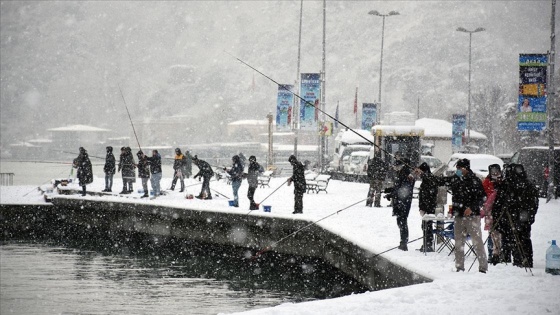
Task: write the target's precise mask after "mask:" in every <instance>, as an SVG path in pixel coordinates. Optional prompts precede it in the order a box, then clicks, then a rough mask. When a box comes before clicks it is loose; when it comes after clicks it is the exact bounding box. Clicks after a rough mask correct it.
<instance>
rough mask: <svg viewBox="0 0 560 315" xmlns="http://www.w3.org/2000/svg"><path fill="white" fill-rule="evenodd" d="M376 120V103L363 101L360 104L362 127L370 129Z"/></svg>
mask: <svg viewBox="0 0 560 315" xmlns="http://www.w3.org/2000/svg"><path fill="white" fill-rule="evenodd" d="M376 121H377V104H375V103H363V104H362V129H363V130H371V127H373V126H375V122H376Z"/></svg>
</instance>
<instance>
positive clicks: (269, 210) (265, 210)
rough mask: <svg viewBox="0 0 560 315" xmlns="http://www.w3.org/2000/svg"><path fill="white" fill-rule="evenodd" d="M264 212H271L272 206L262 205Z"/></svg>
mask: <svg viewBox="0 0 560 315" xmlns="http://www.w3.org/2000/svg"><path fill="white" fill-rule="evenodd" d="M263 209H264V212H271V211H272V206H263Z"/></svg>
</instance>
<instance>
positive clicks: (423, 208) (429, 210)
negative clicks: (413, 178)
mask: <svg viewBox="0 0 560 315" xmlns="http://www.w3.org/2000/svg"><path fill="white" fill-rule="evenodd" d="M415 172H416V174H418V175H419V176H420V178H422V183H421V184H420V191H419V192H418V208H419V210H420V216H421V217H423V216H424V215H425V214H435V213H436V207H437V195H438V188H439V184H440V180H439V179H438V178H437V177H436V176H434V175H433V174H432V172H431V170H430V166H429V165H428V164H427V163H426V162H424V163H422V164H420V166H418V168H416V170H415ZM422 231H423V233H424V240H425V241H426V243H425V244H423V245H422V247H420V251H425V252H433V251H434V249H433V247H432V244H433V240H434V234H433V233H434V231H433V221H424V220H422Z"/></svg>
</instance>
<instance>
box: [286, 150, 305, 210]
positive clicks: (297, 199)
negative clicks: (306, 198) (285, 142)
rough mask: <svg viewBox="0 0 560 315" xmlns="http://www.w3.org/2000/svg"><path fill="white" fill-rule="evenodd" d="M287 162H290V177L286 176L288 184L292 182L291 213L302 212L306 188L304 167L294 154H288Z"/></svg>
mask: <svg viewBox="0 0 560 315" xmlns="http://www.w3.org/2000/svg"><path fill="white" fill-rule="evenodd" d="M288 162H290V164H292V167H293V172H292V177H290V178H288V186H290V185H291V184H292V182H293V183H294V212H292V214H300V213H303V194H304V193H305V190H306V189H307V184H306V182H305V167H304V166H303V164H301V162H300V161H298V160H297V158H296V156H295V155H290V158H289V159H288Z"/></svg>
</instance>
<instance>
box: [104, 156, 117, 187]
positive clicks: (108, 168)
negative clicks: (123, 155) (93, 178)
mask: <svg viewBox="0 0 560 315" xmlns="http://www.w3.org/2000/svg"><path fill="white" fill-rule="evenodd" d="M106 150H107V155H106V156H105V166H103V172H104V173H105V189H103V190H102V191H103V192H111V189H112V188H113V175H115V170H116V161H115V156H114V155H113V147H111V146H108V147H107V148H106Z"/></svg>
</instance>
